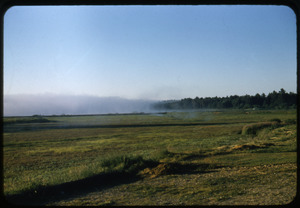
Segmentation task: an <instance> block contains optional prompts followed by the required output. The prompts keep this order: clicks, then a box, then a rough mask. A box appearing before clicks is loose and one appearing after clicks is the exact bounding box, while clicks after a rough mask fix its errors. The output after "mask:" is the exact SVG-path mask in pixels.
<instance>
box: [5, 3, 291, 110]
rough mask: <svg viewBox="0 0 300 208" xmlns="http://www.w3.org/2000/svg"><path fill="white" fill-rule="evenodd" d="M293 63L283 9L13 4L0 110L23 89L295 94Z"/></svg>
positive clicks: (149, 96)
mask: <svg viewBox="0 0 300 208" xmlns="http://www.w3.org/2000/svg"><path fill="white" fill-rule="evenodd" d="M296 64H297V61H296V16H295V13H294V12H293V10H292V9H290V8H289V7H287V6H246V5H244V6H241V5H239V6H229V5H227V6H221V5H216V6H204V5H198V6H176V5H174V6H15V7H11V8H10V9H8V10H7V12H6V13H5V16H4V93H3V95H4V114H5V109H7V108H10V107H12V106H15V104H16V102H20V101H21V100H18V101H14V102H15V103H14V102H12V101H11V99H10V98H11V97H13V96H15V97H19V98H20V97H24V96H25V95H28V96H38V95H39V96H44V97H45V96H46V97H47V96H48V97H49V96H50V97H51V96H52V97H51V99H55V96H58V97H61V96H74V97H76V96H86V97H87V96H90V97H100V98H103V97H106V98H107V97H119V98H122V99H131V100H141V99H143V100H172V99H182V98H187V97H191V98H195V97H196V96H198V97H214V96H219V97H223V96H230V95H245V94H249V95H255V94H256V93H260V94H261V93H265V94H268V93H270V92H272V91H273V90H276V91H279V90H280V89H281V88H284V89H285V90H286V91H287V92H296V88H297V84H296V72H297V68H296ZM53 96H54V97H53ZM8 99H10V100H9V102H8ZM20 99H21V98H20ZM60 99H61V98H60ZM8 103H9V104H8ZM24 105H25V104H24ZM19 108H20V107H19Z"/></svg>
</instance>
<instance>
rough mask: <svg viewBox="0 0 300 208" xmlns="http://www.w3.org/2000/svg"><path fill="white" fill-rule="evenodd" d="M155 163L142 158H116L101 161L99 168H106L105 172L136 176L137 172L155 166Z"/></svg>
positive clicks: (124, 156)
mask: <svg viewBox="0 0 300 208" xmlns="http://www.w3.org/2000/svg"><path fill="white" fill-rule="evenodd" d="M155 165H157V162H156V161H154V160H145V159H144V158H143V157H142V156H126V155H122V156H116V157H111V158H107V159H105V160H103V161H102V163H101V166H102V167H104V168H106V172H121V173H129V174H136V173H137V172H138V171H140V170H142V169H144V168H146V167H149V166H155Z"/></svg>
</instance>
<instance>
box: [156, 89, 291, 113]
mask: <svg viewBox="0 0 300 208" xmlns="http://www.w3.org/2000/svg"><path fill="white" fill-rule="evenodd" d="M296 106H297V94H296V93H293V92H290V93H287V92H286V91H285V90H284V89H283V88H281V90H280V91H279V92H276V91H275V90H274V91H273V92H271V93H269V94H268V95H265V94H264V93H262V94H261V95H260V94H258V93H257V94H256V95H243V96H238V95H232V96H229V97H228V96H227V97H217V96H216V97H205V98H202V97H201V98H199V97H196V98H194V99H192V98H184V99H181V100H168V101H161V102H158V103H155V104H154V106H153V107H154V108H155V109H157V110H180V109H206V108H211V109H212V108H213V109H230V108H235V109H248V108H257V109H290V108H292V109H294V108H296Z"/></svg>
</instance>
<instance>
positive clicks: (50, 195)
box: [6, 162, 218, 205]
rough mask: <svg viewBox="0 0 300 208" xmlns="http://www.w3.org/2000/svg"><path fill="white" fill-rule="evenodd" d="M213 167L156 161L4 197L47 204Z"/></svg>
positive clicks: (12, 202) (14, 201)
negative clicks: (146, 180) (129, 171)
mask: <svg viewBox="0 0 300 208" xmlns="http://www.w3.org/2000/svg"><path fill="white" fill-rule="evenodd" d="M212 168H218V167H216V166H214V167H212V166H211V165H210V164H181V163H177V162H175V163H158V165H157V166H156V167H153V166H152V168H151V167H148V168H145V169H143V170H141V171H139V172H138V173H137V172H134V173H128V172H111V173H104V174H99V175H95V176H91V177H88V178H85V179H81V180H77V181H71V182H67V183H63V184H59V185H54V186H47V187H44V186H40V187H37V188H35V189H32V190H29V191H26V192H23V193H21V194H15V195H7V196H6V200H7V201H8V203H10V204H12V205H46V204H49V203H54V202H57V201H60V200H67V199H71V198H74V197H78V196H82V195H86V194H88V193H91V192H95V191H101V190H105V189H108V188H112V187H114V186H118V185H121V184H130V183H133V182H136V181H138V180H141V179H142V178H145V177H147V178H154V177H158V176H161V175H171V174H193V173H194V174H195V173H198V174H200V173H207V172H212V171H214V170H213V169H212Z"/></svg>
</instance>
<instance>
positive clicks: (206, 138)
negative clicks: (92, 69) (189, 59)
mask: <svg viewBox="0 0 300 208" xmlns="http://www.w3.org/2000/svg"><path fill="white" fill-rule="evenodd" d="M18 119H19V120H23V121H22V122H16V121H12V118H4V121H5V122H6V125H5V126H4V133H3V165H4V194H5V195H11V194H18V193H19V194H20V193H24V192H25V191H28V190H35V189H37V188H38V187H41V186H42V187H48V186H53V185H58V184H63V183H66V182H70V181H77V180H80V179H84V178H87V177H90V176H93V175H98V174H103V173H112V172H120V173H129V174H131V175H136V174H138V173H139V172H140V171H142V170H144V169H145V168H154V167H155V166H157V165H158V164H161V163H169V164H175V165H176V164H177V165H178V166H180V165H186V167H190V166H188V165H189V164H199V165H203V164H204V165H208V166H207V167H208V168H209V169H214V168H217V167H221V166H226V167H227V166H228V167H241V166H249V167H252V166H256V165H267V164H285V163H296V133H297V132H296V124H295V121H296V111H295V110H271V111H243V110H229V111H219V112H193V113H191V112H169V113H166V114H161V115H160V116H156V115H147V114H138V115H101V116H70V117H67V116H66V117H43V119H46V120H47V121H48V122H43V121H41V120H40V121H38V120H34V118H31V117H29V118H28V117H24V118H18ZM32 119H33V120H34V121H35V122H37V123H33V122H32V121H33V120H32ZM279 120H280V125H274V124H273V123H274V122H275V123H279ZM25 121H28V122H25ZM262 122H263V123H264V124H266V123H267V124H268V125H262ZM141 124H144V126H138V125H141ZM147 124H149V126H147ZM150 124H151V125H153V124H155V126H151V125H150ZM159 124H182V125H181V126H180V125H179V126H178V125H177V126H176V125H175V126H172V125H169V126H159ZM183 124H197V125H183ZM269 124H270V125H269ZM95 125H96V126H95ZM97 125H133V126H132V127H124V126H121V127H115V128H109V126H107V127H97ZM61 126H69V127H68V128H59V127H61ZM72 126H73V127H72ZM80 126H81V127H82V128H79V127H80ZM92 126H93V127H92ZM25 127H26V128H25ZM83 127H84V128H83ZM246 128H248V129H251V128H252V130H253V129H254V131H255V133H253V132H251V131H250V130H245V129H246ZM180 167H181V166H180ZM201 167H202V166H201ZM203 167H204V166H203ZM205 167H206V166H205ZM191 171H192V170H191ZM193 171H196V170H193ZM220 180H221V179H220ZM140 188H141V189H142V190H140V191H142V192H145V193H146V195H149V196H150V195H151V194H152V195H153V194H154V195H155V193H162V194H167V195H170V194H171V195H172V194H173V195H176V194H177V195H178V197H179V198H180V197H181V196H183V195H188V193H190V197H192V198H193V197H198V196H200V195H201V194H204V195H205V193H206V191H207V190H211V189H212V187H211V186H209V185H208V184H206V185H205V187H203V190H202V189H201V190H200V189H199V190H196V189H195V190H187V189H185V188H183V190H182V193H181V194H178V193H177V192H178V190H177V189H176V190H173V189H172V188H166V187H164V186H156V187H153V188H151V187H149V188H145V187H140ZM165 188H166V189H165ZM135 192H139V191H138V187H136V190H135ZM142 192H141V193H142ZM166 192H169V193H166ZM185 192H188V193H185ZM192 192H193V193H192ZM190 200H192V201H193V199H190ZM107 204H113V203H110V202H107Z"/></svg>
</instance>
